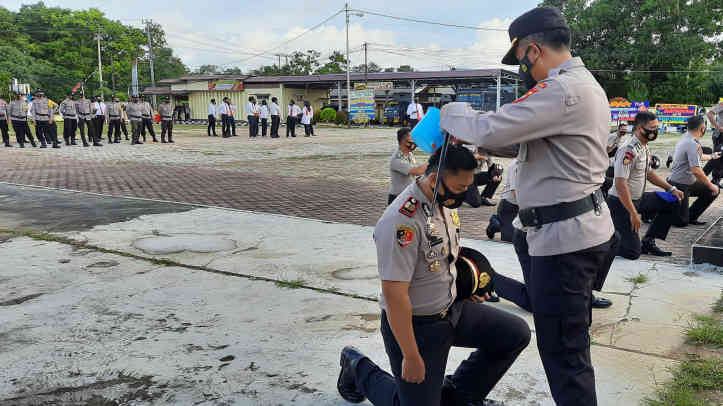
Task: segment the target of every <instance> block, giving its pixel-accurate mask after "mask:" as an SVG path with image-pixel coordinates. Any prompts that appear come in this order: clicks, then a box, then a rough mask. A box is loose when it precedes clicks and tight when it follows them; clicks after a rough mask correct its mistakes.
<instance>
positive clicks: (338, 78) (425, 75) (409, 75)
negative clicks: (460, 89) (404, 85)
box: [244, 69, 517, 83]
mask: <svg viewBox="0 0 723 406" xmlns="http://www.w3.org/2000/svg"><path fill="white" fill-rule="evenodd" d="M500 71H502V73H503V74H509V75H514V76H517V74H516V73H513V72H510V71H506V70H501V69H475V70H455V71H437V72H379V73H369V74H368V76H366V78H368V79H369V80H373V81H383V80H412V79H415V80H425V79H426V80H434V79H437V80H439V79H476V78H489V77H496V76H497V75H498V73H499V72H500ZM350 76H351V80H353V81H359V80H364V79H365V75H364V74H363V73H352V74H351V75H350ZM342 81H346V73H332V74H327V75H307V76H252V77H249V78H248V79H246V80H245V81H244V82H245V83H281V82H283V83H322V82H342Z"/></svg>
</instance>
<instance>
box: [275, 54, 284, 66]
mask: <svg viewBox="0 0 723 406" xmlns="http://www.w3.org/2000/svg"><path fill="white" fill-rule="evenodd" d="M274 56H278V57H279V64H278V67H279V70H281V56H282V55H281V54H274Z"/></svg>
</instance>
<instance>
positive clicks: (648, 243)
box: [641, 240, 673, 257]
mask: <svg viewBox="0 0 723 406" xmlns="http://www.w3.org/2000/svg"><path fill="white" fill-rule="evenodd" d="M641 251H642V253H643V254H647V255H654V256H656V257H669V256H671V255H673V253H672V252H670V251H663V250H661V249H660V248H658V246H657V245H655V240H643V244H642V246H641Z"/></svg>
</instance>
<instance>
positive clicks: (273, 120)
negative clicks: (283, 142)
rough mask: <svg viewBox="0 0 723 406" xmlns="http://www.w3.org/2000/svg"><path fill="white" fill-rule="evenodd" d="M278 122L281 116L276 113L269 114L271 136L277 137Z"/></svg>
mask: <svg viewBox="0 0 723 406" xmlns="http://www.w3.org/2000/svg"><path fill="white" fill-rule="evenodd" d="M279 124H281V116H279V115H278V114H277V115H275V116H271V137H272V138H279Z"/></svg>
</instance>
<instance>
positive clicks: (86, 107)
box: [75, 99, 96, 120]
mask: <svg viewBox="0 0 723 406" xmlns="http://www.w3.org/2000/svg"><path fill="white" fill-rule="evenodd" d="M75 105H76V109H77V111H78V117H80V118H81V119H83V120H90V119H92V118H93V116H94V115H95V112H96V109H95V106H94V105H93V103H91V102H90V100H88V99H82V100H78V102H77V103H75Z"/></svg>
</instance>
